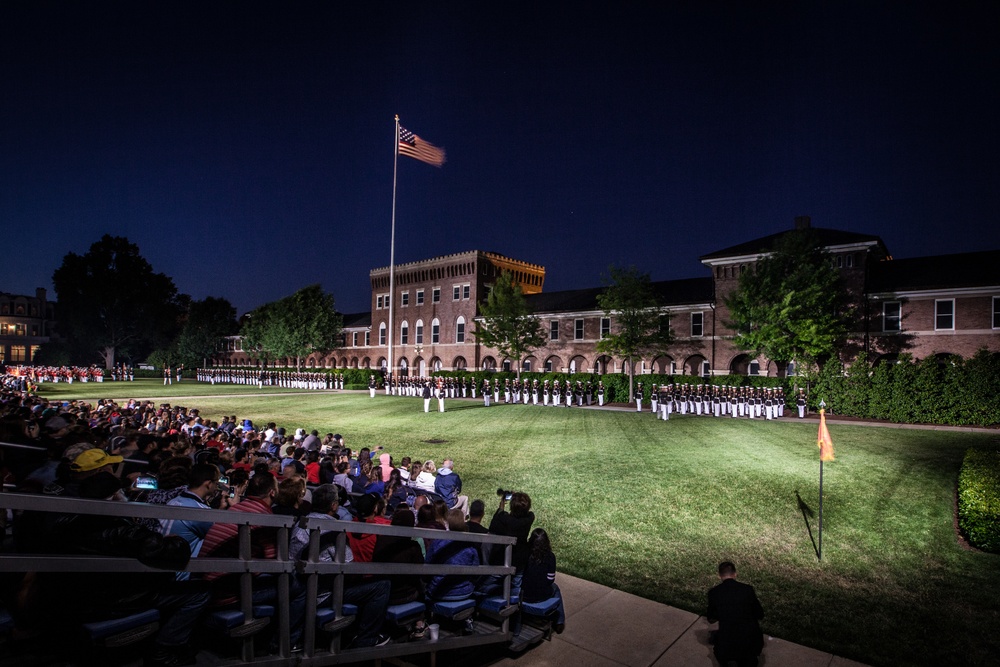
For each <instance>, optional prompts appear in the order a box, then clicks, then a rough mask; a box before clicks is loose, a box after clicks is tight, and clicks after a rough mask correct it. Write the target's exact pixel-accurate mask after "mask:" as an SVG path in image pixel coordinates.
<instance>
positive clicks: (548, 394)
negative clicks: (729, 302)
mask: <svg viewBox="0 0 1000 667" xmlns="http://www.w3.org/2000/svg"><path fill="white" fill-rule="evenodd" d="M377 388H378V381H377V380H376V377H375V376H374V375H372V376H371V378H370V380H369V384H368V389H369V391H370V393H371V396H372V397H373V398H374V397H375V393H376V390H377ZM384 389H385V394H386V395H387V396H414V397H421V396H423V397H425V398H426V397H429V396H433V397H436V398H438V399H444V398H476V397H477V386H476V383H475V382H474V381H470V380H469V378H450V377H433V378H428V377H416V376H413V377H410V376H406V377H399V378H396V377H393V376H389V377H388V378H387V379H386V382H385V385H384ZM425 389H429V390H430V392H429V393H428V392H425V391H424V390H425ZM478 393H479V395H480V396H481V397H482V400H483V404H484V405H486V406H487V407H488V406H489V405H490V404H491V402H492V403H500V402H501V398H502V399H503V402H504V403H518V404H523V405H529V404H530V405H546V406H553V407H558V406H566V407H572V406H574V405H575V406H579V407H583V406H589V405H594V404H595V403H596V404H597V405H598V406H603V405H604V400H605V396H606V393H607V392H606V390H605V387H604V383H603V382H598V383H597V384H596V385H595V384H594V383H593V382H589V381H588V382H583V381H580V380H578V381H576V383H573V382H572V381H570V380H565V381H563V382H560V381H559V380H552V381H551V382H550V381H549V380H545V381H542V382H539V381H538V380H527V379H525V380H522V381H520V382H518V381H517V380H510V379H506V380H504V381H503V383H502V384H501V381H500V379H499V378H494V379H493V380H492V381H490V380H489V379H484V380H483V381H482V384H481V385H480V386H479V387H478ZM647 401H648V405H649V406H650V409H651V411H652V413H653V414H655V415H656V416H657V417H659V418H661V419H664V420H667V419H670V415H671V414H682V415H687V414H691V415H709V416H715V417H723V416H726V417H746V418H749V419H754V418H759V419H776V418H779V417H783V416H784V414H785V405H786V404H787V403H788V400H787V398H786V396H785V393H784V390H783V389H781V388H780V387H778V388H771V387H767V388H765V387H735V386H733V387H728V386H724V387H720V386H712V385H693V384H677V385H672V384H664V385H655V384H654V385H652V387H651V388H650V390H649V391H648V392H647V391H646V390H645V389H644V387H643V383H642V382H639V383H638V384H637V385H636V390H635V408H636V411H637V412H642V411H643V405H644V403H647ZM795 404H796V407H797V408H798V413H799V418H800V419H801V418H802V417H804V416H805V409H806V396H805V392H804V391H803V390H801V389H800V390H799V395H798V397H797V398H796V400H795Z"/></svg>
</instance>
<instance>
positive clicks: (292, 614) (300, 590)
mask: <svg viewBox="0 0 1000 667" xmlns="http://www.w3.org/2000/svg"><path fill="white" fill-rule="evenodd" d="M277 495H278V483H277V480H276V479H275V478H274V476H273V475H272V474H271V473H269V472H259V473H256V474H255V475H254V476H253V477H251V478H250V482H249V483H248V484H247V490H246V495H245V497H244V498H243V500H241V501H240V502H238V503H236V504H235V505H233V506H232V507H230V508H229V511H230V512H246V513H249V514H273V512H272V511H271V505H272V504H273V503H274V498H275V496H277ZM238 537H239V528H238V527H237V525H236V524H233V523H217V524H214V525H213V526H212V527H211V528H210V529H209V531H208V534H207V535H206V536H205V541H204V542H203V543H202V546H201V552H200V553H199V557H200V558H209V557H212V558H216V557H226V556H236V555H237V554H238V553H239V539H238ZM275 538H276V531H275V530H274V529H269V528H266V527H264V526H253V527H251V530H250V546H251V553H252V555H253V557H254V558H269V559H273V558H277V556H278V546H277V543H276V541H275ZM254 577H255V581H254V585H253V603H254V604H275V603H276V602H277V599H278V577H277V576H276V575H271V574H266V573H254ZM205 579H206V580H207V581H209V582H210V583H211V586H212V595H213V601H214V603H215V604H216V605H232V606H235V605H237V604H239V590H240V587H239V575H238V574H234V573H226V572H210V573H208V574H206V575H205ZM305 603H306V589H305V587H304V586H302V585H301V584H300V583H299V582H298V580H297V578H295V577H290V580H289V627H290V628H291V642H292V645H293V646H294V645H296V644H299V643H300V642H301V641H302V630H303V626H302V620H303V616H304V615H305Z"/></svg>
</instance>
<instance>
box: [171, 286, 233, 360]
mask: <svg viewBox="0 0 1000 667" xmlns="http://www.w3.org/2000/svg"><path fill="white" fill-rule="evenodd" d="M183 322H184V323H183V328H182V329H181V332H180V335H178V336H177V340H176V341H174V345H173V347H174V349H175V355H174V356H175V357H176V358H177V360H178V361H179V362H180V363H183V364H185V365H187V366H197V365H199V364H202V363H204V360H205V359H206V358H207V357H210V356H212V354H213V353H214V352H215V349H216V345H218V343H219V339H220V338H223V337H225V336H231V335H233V334H235V333H236V332H237V331H239V324H238V323H237V322H236V308H235V307H233V304H231V303H229V301H228V300H226V299H222V298H217V297H212V296H210V297H206V298H205V299H204V300H202V301H192V302H191V304H190V306H189V307H188V311H187V315H186V316H185V317H184V318H183Z"/></svg>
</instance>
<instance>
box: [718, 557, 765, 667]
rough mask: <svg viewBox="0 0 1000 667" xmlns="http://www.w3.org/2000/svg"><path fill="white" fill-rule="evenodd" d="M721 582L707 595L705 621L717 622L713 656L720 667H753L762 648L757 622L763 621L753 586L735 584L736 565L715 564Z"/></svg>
mask: <svg viewBox="0 0 1000 667" xmlns="http://www.w3.org/2000/svg"><path fill="white" fill-rule="evenodd" d="M719 578H720V579H722V583H720V584H719V585H717V586H716V587H715V588H713V589H712V590H710V591H709V592H708V622H709V623H714V622H715V621H718V622H719V629H718V631H717V632H716V633H715V657H716V658H717V659H718V661H719V664H720V665H722V667H726V665H728V664H729V662H730V661H735V662H736V664H737V665H738V667H757V656H759V655H760V652H761V650H763V648H764V636H763V635H762V634H761V631H760V624H759V623H758V621H760V619H762V618H764V609H763V608H762V607H761V606H760V601H759V600H758V599H757V593H756V592H754V589H753V586H750V585H749V584H743V583H740V582H738V581H736V566H735V565H733V564H732V563H730V562H729V561H724V562H722V563H720V564H719Z"/></svg>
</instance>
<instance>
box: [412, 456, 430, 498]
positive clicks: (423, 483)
mask: <svg viewBox="0 0 1000 667" xmlns="http://www.w3.org/2000/svg"><path fill="white" fill-rule="evenodd" d="M435 472H437V466H435V465H434V461H427V462H426V463H424V467H423V468H421V470H420V474H418V475H417V479H416V481H412V479H413V477H412V475H411V477H410V479H411V484H412V485H413V486H415V487H416V488H418V489H420V490H421V491H429V492H431V493H437V491H435V489H434V479H435V478H434V473H435Z"/></svg>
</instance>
